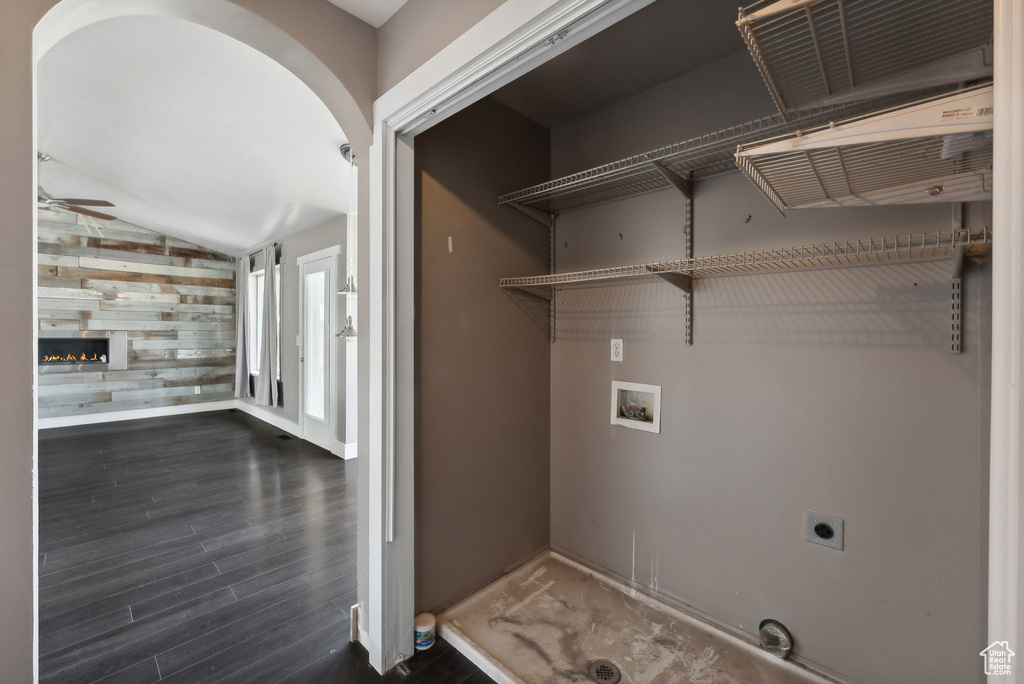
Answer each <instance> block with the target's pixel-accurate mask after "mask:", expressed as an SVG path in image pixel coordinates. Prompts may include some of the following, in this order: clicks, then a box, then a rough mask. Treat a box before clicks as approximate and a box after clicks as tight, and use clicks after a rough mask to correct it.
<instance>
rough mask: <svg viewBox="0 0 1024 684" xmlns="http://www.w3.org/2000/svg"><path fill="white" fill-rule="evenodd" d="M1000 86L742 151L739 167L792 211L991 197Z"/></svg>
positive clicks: (779, 205) (770, 197)
mask: <svg viewBox="0 0 1024 684" xmlns="http://www.w3.org/2000/svg"><path fill="white" fill-rule="evenodd" d="M992 109H993V108H992V89H991V86H981V87H976V88H971V89H966V90H964V91H961V92H959V93H956V94H954V95H951V96H944V97H941V98H930V99H926V100H924V101H922V102H918V103H915V104H914V105H912V106H909V107H904V108H897V109H893V110H890V111H888V112H881V113H878V114H875V115H873V116H870V117H860V118H856V119H852V120H849V121H843V122H839V123H837V124H834V125H830V126H827V127H822V128H819V129H813V130H810V131H804V132H802V133H800V134H799V135H791V136H787V137H783V138H779V139H776V140H773V141H767V142H761V143H757V144H753V145H747V146H744V145H740V146H738V148H737V153H736V158H737V165H738V166H739V167H740V170H742V171H743V172H744V173H745V174H746V175H747V177H748V178H750V180H751V181H752V182H753V183H754V185H756V186H757V187H758V189H759V190H760V191H761V192H762V193H763V194H764V195H765V197H767V198H768V200H769V201H770V202H771V203H772V204H773V205H775V208H776V209H778V210H779V212H783V213H784V212H785V210H786V209H787V208H806V207H817V206H851V205H865V204H907V203H917V202H926V201H943V202H964V201H969V200H977V199H990V198H991V189H992V113H993V111H992Z"/></svg>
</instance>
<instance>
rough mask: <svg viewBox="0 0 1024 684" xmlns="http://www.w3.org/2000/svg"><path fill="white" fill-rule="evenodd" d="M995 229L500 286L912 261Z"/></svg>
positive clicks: (948, 253) (941, 254)
mask: <svg viewBox="0 0 1024 684" xmlns="http://www.w3.org/2000/svg"><path fill="white" fill-rule="evenodd" d="M991 243H992V230H991V229H990V228H976V229H971V228H964V229H960V230H953V231H947V232H937V233H921V234H916V235H902V236H895V237H882V238H870V239H864V240H847V241H843V242H831V243H825V244H818V245H807V246H803V247H779V248H773V249H761V250H754V251H750V252H739V253H736V254H721V255H716V256H704V257H693V258H690V259H675V260H670V261H658V262H652V263H647V264H633V265H629V266H615V267H611V268H599V269H592V270H588V271H574V272H571V273H556V274H553V275H542V276H527V277H519V278H502V279H500V280H499V281H498V285H499V287H502V288H517V289H522V290H526V291H527V292H531V290H532V289H535V288H545V287H546V288H552V289H554V288H561V287H586V286H590V285H599V284H602V283H616V282H632V281H638V280H650V279H652V278H665V277H666V276H669V277H672V276H689V277H691V278H700V277H710V276H719V275H730V274H744V273H772V272H778V271H787V270H799V269H812V268H832V267H839V266H855V265H865V264H879V263H892V262H899V261H912V260H918V261H920V260H937V259H945V258H951V257H952V256H953V255H954V254H955V253H956V252H957V250H958V248H961V247H962V248H963V249H964V253H965V255H967V256H980V255H982V254H985V253H987V252H988V249H989V246H990V245H991Z"/></svg>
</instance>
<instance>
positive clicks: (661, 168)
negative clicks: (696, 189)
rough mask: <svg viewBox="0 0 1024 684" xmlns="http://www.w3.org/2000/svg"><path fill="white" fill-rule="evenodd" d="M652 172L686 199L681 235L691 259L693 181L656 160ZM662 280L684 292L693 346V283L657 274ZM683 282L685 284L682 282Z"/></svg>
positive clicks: (689, 340)
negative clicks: (660, 176)
mask: <svg viewBox="0 0 1024 684" xmlns="http://www.w3.org/2000/svg"><path fill="white" fill-rule="evenodd" d="M651 165H652V166H653V167H654V170H655V171H657V172H658V173H660V174H661V175H662V176H663V177H664V178H665V180H667V181H668V182H669V183H671V184H672V185H673V186H675V188H676V190H678V191H679V192H681V193H682V194H683V197H685V198H686V215H685V218H684V220H685V223H684V225H683V234H684V236H685V239H686V258H687V259H691V258H693V179H691V178H689V177H684V176H681V175H679V174H678V173H676V172H675V171H673V170H672V169H671V168H670V167H669V166H668V164H666V163H665V162H661V161H658V160H657V159H652V160H651ZM658 275H659V276H660V277H661V278H662V279H664V280H667V281H668V282H670V283H672V284H673V285H675V286H676V287H678V288H679V289H681V290H683V291H684V292H686V344H688V345H692V344H693V282H692V280H691V278H690V276H686V275H682V274H679V273H659V274H658ZM684 280H685V282H684Z"/></svg>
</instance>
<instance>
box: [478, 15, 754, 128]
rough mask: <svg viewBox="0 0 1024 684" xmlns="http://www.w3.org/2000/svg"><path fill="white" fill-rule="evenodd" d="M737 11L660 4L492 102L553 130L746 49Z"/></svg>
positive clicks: (586, 43) (552, 63) (515, 83)
mask: <svg viewBox="0 0 1024 684" xmlns="http://www.w3.org/2000/svg"><path fill="white" fill-rule="evenodd" d="M738 4H741V3H736V2H728V1H727V0H658V1H657V2H655V3H653V4H651V5H648V6H647V7H645V8H643V9H641V10H639V11H637V12H635V13H634V14H631V15H630V16H628V17H626V18H625V19H623V20H622V21H620V22H618V23H616V24H613V25H612V26H609V27H608V28H606V29H605V30H604V31H601V32H600V33H598V34H597V35H595V36H593V37H592V38H590V39H588V40H585V41H583V42H582V43H580V44H579V45H577V46H576V47H574V48H572V49H571V50H567V51H566V52H563V53H562V54H561V55H559V56H557V57H555V58H554V59H552V60H551V61H549V62H545V63H544V64H542V65H540V66H539V67H537V68H536V69H534V70H533V71H531V72H529V73H527V74H525V75H523V76H522V77H520V78H518V79H517V80H515V81H512V82H511V83H510V84H508V85H507V86H505V87H504V88H502V89H501V90H499V91H497V92H496V93H495V94H494V96H495V97H496V98H497V99H498V100H500V101H501V102H504V103H505V104H506V105H508V106H509V107H512V108H513V109H515V110H517V111H519V112H520V113H522V114H524V115H525V116H527V117H529V118H531V119H533V120H534V121H536V122H537V123H539V124H541V125H543V126H545V127H547V128H555V127H557V126H560V125H562V124H564V123H566V122H568V121H571V120H572V119H575V118H576V117H578V116H582V115H583V114H587V113H589V112H592V111H594V110H596V109H599V108H601V107H604V106H606V105H609V104H611V103H613V102H618V101H619V100H622V99H625V98H627V97H629V96H631V95H635V94H637V93H640V92H643V91H645V90H647V89H649V88H652V87H654V86H656V85H658V84H660V83H664V82H665V81H668V80H670V79H673V78H676V77H678V76H682V75H683V74H685V73H688V72H690V71H693V70H695V69H699V68H700V67H702V66H704V65H706V64H710V63H711V62H714V61H715V60H718V59H721V58H723V57H725V56H727V55H731V54H732V53H734V52H737V51H738V50H743V49H744V43H743V39H742V37H741V36H740V32H739V31H738V30H737V29H736V7H737V5H738ZM744 4H745V3H744ZM751 68H752V69H753V68H754V67H753V62H751ZM696 106H700V105H699V103H697V104H696Z"/></svg>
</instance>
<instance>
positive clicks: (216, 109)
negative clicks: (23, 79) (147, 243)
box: [38, 16, 350, 253]
mask: <svg viewBox="0 0 1024 684" xmlns="http://www.w3.org/2000/svg"><path fill="white" fill-rule="evenodd" d="M38 135H39V149H40V150H41V151H43V152H46V153H47V154H49V155H52V157H53V159H52V160H51V161H48V162H44V163H41V164H40V184H41V185H42V187H43V188H44V189H45V190H46V191H47V192H49V193H50V194H51V195H53V196H57V197H90V198H102V199H107V200H110V201H111V202H113V203H114V204H115V205H116V208H114V209H112V210H110V213H113V214H116V215H117V216H118V218H121V219H123V220H125V221H129V222H131V223H136V224H138V225H141V226H143V227H146V228H150V229H152V230H156V231H159V232H161V233H165V234H167V235H171V236H174V237H178V238H181V239H184V240H189V241H192V242H195V243H198V244H201V245H205V246H208V247H212V248H215V249H220V250H223V251H227V252H230V253H241V252H242V251H244V250H246V249H248V248H250V247H253V246H255V245H258V244H260V243H263V242H266V241H268V240H270V239H274V238H278V237H282V236H284V235H287V234H289V233H293V232H297V231H299V230H303V229H306V228H310V227H313V226H316V225H318V224H320V223H323V222H324V221H327V220H329V219H331V218H335V217H337V216H338V215H340V214H343V213H346V212H347V210H348V200H349V190H350V188H349V180H350V173H349V171H350V169H349V166H348V164H347V163H346V162H345V161H344V160H343V159H342V157H341V154H340V153H339V146H340V145H341V144H342V143H343V142H345V134H344V133H343V131H342V130H341V128H340V126H339V125H338V123H337V121H336V120H335V118H334V117H333V116H332V115H331V113H330V112H329V111H328V110H327V107H326V106H325V105H324V104H323V102H321V101H320V100H319V99H318V98H317V97H316V96H315V95H314V94H313V92H312V91H310V90H309V89H308V88H307V87H306V86H305V85H304V84H303V83H302V82H301V81H299V80H298V79H297V78H296V77H295V76H294V75H292V74H291V73H290V72H288V71H287V70H286V69H284V68H283V67H282V66H280V65H279V64H278V63H276V62H274V61H273V60H271V59H270V58H268V57H266V56H265V55H263V54H262V53H260V52H258V51H256V50H255V49H253V48H251V47H249V46H247V45H245V44H243V43H241V42H239V41H236V40H234V39H233V38H229V37H227V36H225V35H223V34H221V33H218V32H216V31H213V30H210V29H207V28H204V27H201V26H197V25H195V24H190V23H187V22H183V21H178V20H175V19H167V18H160V17H141V16H140V17H124V18H118V19H111V20H109V21H104V22H101V23H98V24H94V25H92V26H89V27H87V28H84V29H82V30H80V31H77V32H76V33H73V34H71V35H70V36H68V37H67V38H65V39H64V40H62V41H61V42H60V43H58V44H57V45H56V46H54V48H53V49H51V50H50V51H49V52H48V53H47V54H46V55H44V56H43V58H42V60H40V64H39V74H38Z"/></svg>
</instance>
